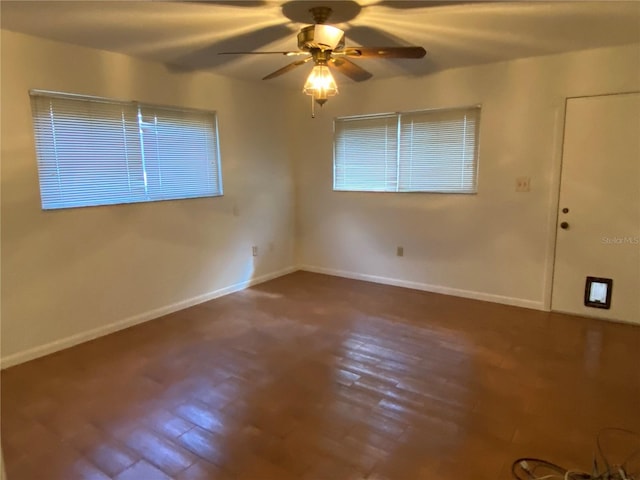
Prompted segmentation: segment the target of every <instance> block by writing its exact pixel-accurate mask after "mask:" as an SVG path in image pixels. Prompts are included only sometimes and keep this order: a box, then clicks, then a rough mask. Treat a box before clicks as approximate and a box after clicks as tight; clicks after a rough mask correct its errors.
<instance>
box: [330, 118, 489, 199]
mask: <svg viewBox="0 0 640 480" xmlns="http://www.w3.org/2000/svg"><path fill="white" fill-rule="evenodd" d="M479 123H480V107H470V108H459V109H452V110H427V111H420V112H409V113H389V114H379V115H367V116H357V117H342V118H338V119H336V121H335V126H334V132H335V139H334V164H333V189H334V190H351V191H367V192H442V193H475V192H476V178H477V166H478V141H477V138H478V127H479Z"/></svg>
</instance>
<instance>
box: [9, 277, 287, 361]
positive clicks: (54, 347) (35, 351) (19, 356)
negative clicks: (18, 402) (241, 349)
mask: <svg viewBox="0 0 640 480" xmlns="http://www.w3.org/2000/svg"><path fill="white" fill-rule="evenodd" d="M296 270H298V268H297V267H294V266H292V267H287V268H284V269H282V270H278V271H276V272H271V273H267V274H265V275H260V276H259V277H255V278H252V279H250V280H247V281H244V282H240V283H236V284H234V285H230V286H228V287H224V288H220V289H218V290H214V291H212V292H208V293H205V294H203V295H198V296H196V297H192V298H188V299H186V300H182V301H180V302H176V303H173V304H171V305H166V306H164V307H160V308H156V309H154V310H149V311H147V312H143V313H140V314H138V315H134V316H132V317H128V318H125V319H123V320H119V321H117V322H114V323H110V324H108V325H104V326H102V327H98V328H94V329H92V330H88V331H86V332H81V333H77V334H75V335H71V336H70V337H66V338H62V339H60V340H55V341H53V342H50V343H47V344H44V345H39V346H37V347H34V348H30V349H28V350H24V351H22V352H18V353H14V354H12V355H8V356H6V357H3V358H1V359H0V369H4V368H8V367H11V366H13V365H18V364H20V363H24V362H28V361H29V360H33V359H35V358H38V357H42V356H44V355H49V354H51V353H54V352H57V351H59V350H64V349H65V348H69V347H73V346H74V345H78V344H79V343H83V342H87V341H89V340H93V339H94V338H98V337H102V336H104V335H108V334H110V333H113V332H117V331H118V330H122V329H125V328H127V327H131V326H133V325H137V324H139V323H144V322H147V321H149V320H153V319H155V318H159V317H162V316H164V315H168V314H170V313H173V312H177V311H178V310H184V309H185V308H189V307H192V306H194V305H198V304H200V303H204V302H208V301H209V300H213V299H214V298H218V297H222V296H224V295H229V294H230V293H234V292H238V291H240V290H244V289H245V288H248V287H251V286H253V285H257V284H258V283H263V282H266V281H268V280H273V279H274V278H277V277H281V276H283V275H287V274H289V273H292V272H295V271H296Z"/></svg>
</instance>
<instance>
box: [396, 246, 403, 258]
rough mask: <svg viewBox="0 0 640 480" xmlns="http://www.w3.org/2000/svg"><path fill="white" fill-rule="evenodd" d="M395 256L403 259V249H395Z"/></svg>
mask: <svg viewBox="0 0 640 480" xmlns="http://www.w3.org/2000/svg"><path fill="white" fill-rule="evenodd" d="M396 255H397V256H398V257H404V247H398V248H397V249H396Z"/></svg>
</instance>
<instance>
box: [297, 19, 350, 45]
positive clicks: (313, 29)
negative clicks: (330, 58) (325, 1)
mask: <svg viewBox="0 0 640 480" xmlns="http://www.w3.org/2000/svg"><path fill="white" fill-rule="evenodd" d="M343 47H344V32H343V31H342V30H340V29H339V28H336V27H332V26H331V25H323V24H319V25H318V24H316V25H309V26H308V27H304V28H303V29H302V30H300V33H298V48H299V49H300V50H305V51H309V50H311V49H320V50H339V49H341V48H343Z"/></svg>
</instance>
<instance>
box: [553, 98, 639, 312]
mask: <svg viewBox="0 0 640 480" xmlns="http://www.w3.org/2000/svg"><path fill="white" fill-rule="evenodd" d="M556 235H557V237H556V256H555V263H554V272H553V292H552V299H551V308H552V310H555V311H560V312H568V313H574V314H578V315H585V316H593V317H599V318H607V319H612V320H621V321H626V322H634V323H640V93H631V94H620V95H605V96H598V97H585V98H572V99H569V100H567V110H566V118H565V133H564V147H563V154H562V177H561V183H560V204H559V213H558V225H557V233H556ZM587 277H597V278H605V279H611V280H612V282H613V283H612V288H611V289H610V294H611V299H610V308H609V309H605V308H602V307H604V306H605V305H604V304H605V303H606V293H607V291H608V289H607V286H606V284H605V283H604V282H601V281H596V282H595V283H596V284H595V285H594V286H593V288H592V289H591V291H589V292H586V293H587V295H586V293H585V284H586V279H587ZM585 295H586V296H587V297H589V298H588V300H590V301H591V303H592V304H593V305H595V306H585Z"/></svg>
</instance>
